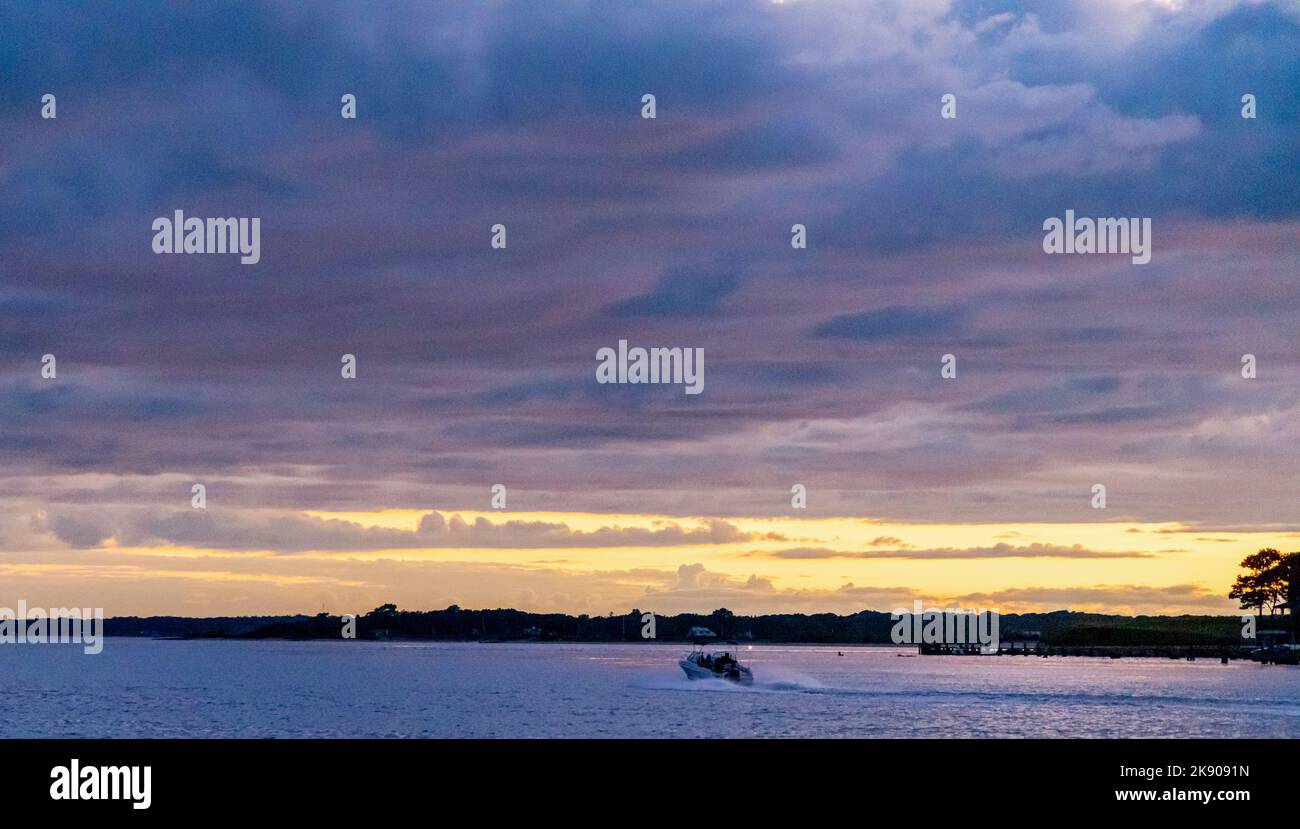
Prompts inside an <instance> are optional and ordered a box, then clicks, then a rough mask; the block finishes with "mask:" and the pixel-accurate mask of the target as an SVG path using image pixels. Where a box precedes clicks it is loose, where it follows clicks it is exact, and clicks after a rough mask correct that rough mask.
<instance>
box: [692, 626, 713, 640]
mask: <svg viewBox="0 0 1300 829" xmlns="http://www.w3.org/2000/svg"><path fill="white" fill-rule="evenodd" d="M686 635H687V636H688V637H690V638H691V639H716V638H717V636H718V634H716V633H714V632H713V631H711V630H709V629H708V628H706V627H698V626H696V627H692V628H691V629H690V632H689V633H687V634H686Z"/></svg>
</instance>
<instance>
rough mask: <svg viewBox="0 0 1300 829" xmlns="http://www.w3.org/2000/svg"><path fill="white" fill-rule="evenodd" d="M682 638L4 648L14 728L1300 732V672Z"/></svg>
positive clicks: (611, 733) (38, 733)
mask: <svg viewBox="0 0 1300 829" xmlns="http://www.w3.org/2000/svg"><path fill="white" fill-rule="evenodd" d="M684 652H685V649H684V648H682V647H680V646H676V645H559V644H517V645H480V644H461V643H455V644H452V643H438V644H432V643H430V644H424V643H420V644H416V643H358V642H222V641H206V642H166V641H153V640H143V639H109V640H107V641H106V643H105V646H104V651H103V653H101V654H99V655H98V656H85V655H83V654H82V653H81V651H80V648H79V647H77V646H48V645H37V646H33V645H3V646H0V681H2V682H3V685H4V687H5V692H6V693H5V697H6V699H7V705H6V706H5V710H4V712H3V714H0V736H3V737H191V736H193V737H702V736H708V735H714V734H718V733H723V734H729V735H735V736H761V737H840V736H846V737H988V736H994V737H998V736H1012V737H1036V736H1086V737H1133V736H1174V737H1200V736H1204V737H1261V736H1285V737H1300V669H1297V668H1290V667H1279V666H1268V667H1263V666H1259V665H1255V664H1252V663H1232V664H1230V665H1220V664H1219V663H1218V662H1217V661H1213V660H1198V661H1196V662H1184V661H1173V660H1142V659H1132V660H1130V659H1121V660H1110V659H1081V658H1052V659H1038V658H1025V657H1001V658H995V657H987V658H959V657H906V658H902V657H900V656H899V655H898V654H900V653H910V651H908V650H897V649H893V648H845V649H844V656H842V657H841V656H837V655H836V649H835V648H827V647H809V646H763V645H756V646H754V649H753V651H746V652H745V653H744V657H745V658H746V659H747V660H748V661H749V662H750V664H752V665H753V668H754V675H755V685H754V686H753V687H752V688H739V687H736V686H732V685H730V684H726V683H722V682H715V681H704V682H690V681H688V680H687V679H686V678H685V677H684V676H683V675H682V673H681V670H680V669H679V668H678V667H677V664H676V663H677V659H678V658H679V657H680V656H681V655H682V653H684Z"/></svg>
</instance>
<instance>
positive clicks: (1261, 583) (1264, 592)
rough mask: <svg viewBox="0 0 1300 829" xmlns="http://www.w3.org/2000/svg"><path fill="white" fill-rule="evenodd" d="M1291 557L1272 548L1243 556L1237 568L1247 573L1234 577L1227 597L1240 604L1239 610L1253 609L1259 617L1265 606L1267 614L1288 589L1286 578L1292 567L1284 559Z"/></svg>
mask: <svg viewBox="0 0 1300 829" xmlns="http://www.w3.org/2000/svg"><path fill="white" fill-rule="evenodd" d="M1295 555H1296V554H1295V553H1290V554H1289V555H1288V556H1285V557H1284V556H1283V555H1282V554H1281V553H1279V552H1278V551H1277V550H1274V549H1273V548H1272V547H1266V548H1264V549H1262V550H1260V551H1259V552H1257V553H1251V554H1250V555H1248V556H1246V557H1245V558H1244V559H1242V560H1241V566H1242V567H1244V568H1246V570H1247V571H1249V572H1246V573H1243V574H1242V575H1240V576H1237V581H1236V582H1234V583H1233V585H1232V589H1231V590H1229V591H1228V598H1229V599H1237V600H1238V601H1240V602H1241V607H1242V609H1243V610H1249V609H1250V608H1257V609H1258V611H1259V613H1260V615H1263V613H1264V606H1265V605H1268V608H1269V612H1270V613H1271V612H1272V610H1273V608H1274V606H1275V605H1277V604H1278V602H1279V601H1280V600H1281V599H1282V598H1283V597H1285V596H1286V595H1287V593H1288V592H1289V590H1290V586H1289V582H1290V579H1289V578H1288V576H1289V575H1290V570H1292V569H1293V567H1292V566H1291V565H1292V562H1290V561H1286V559H1288V558H1293V557H1294V556H1295ZM1284 561H1286V564H1285V566H1284Z"/></svg>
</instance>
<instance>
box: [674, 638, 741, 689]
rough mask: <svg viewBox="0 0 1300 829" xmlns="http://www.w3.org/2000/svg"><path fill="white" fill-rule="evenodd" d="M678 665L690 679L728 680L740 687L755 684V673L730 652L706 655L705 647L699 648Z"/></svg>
mask: <svg viewBox="0 0 1300 829" xmlns="http://www.w3.org/2000/svg"><path fill="white" fill-rule="evenodd" d="M677 664H678V665H681V666H682V670H683V671H685V672H686V676H687V677H688V678H690V679H726V680H730V681H731V682H735V683H736V684H738V685H751V684H753V682H754V674H753V672H751V671H750V669H749V667H748V666H747V665H742V664H740V662H739V661H738V660H737V659H736V658H735V657H734V656H732V655H731V652H730V651H723V652H722V653H706V652H705V651H704V648H703V647H700V646H697V647H696V648H695V650H693V651H691V652H690V653H688V654H686V657H685V658H684V659H682V660H680V661H679V662H678V663H677Z"/></svg>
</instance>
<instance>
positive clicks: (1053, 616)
mask: <svg viewBox="0 0 1300 829" xmlns="http://www.w3.org/2000/svg"><path fill="white" fill-rule="evenodd" d="M642 617H643V611H642V610H640V609H634V610H632V611H630V612H629V613H626V614H622V615H614V614H610V615H608V616H589V615H586V614H583V615H579V616H570V615H567V614H563V613H528V612H525V611H522V610H514V609H496V610H466V609H463V608H461V607H459V606H457V605H452V606H451V607H448V608H446V609H443V610H424V611H411V610H399V609H398V608H397V606H396V605H393V604H385V605H381V606H379V607H377V608H375V609H374V610H372V611H370V612H369V613H365V614H361V615H358V616H356V617H355V618H354V619H353V620H352V622H351V624H352V627H353V633H354V634H355V638H356V639H358V640H376V639H422V640H451V641H518V640H540V641H565V642H641V641H646V640H645V639H643V638H642V635H641V634H642V628H643V626H644V625H643V621H642ZM346 621H347V620H345V619H344V617H342V616H339V615H334V614H328V613H321V614H317V615H315V616H306V615H302V616H274V617H265V616H263V617H229V618H219V619H186V618H182V617H146V618H139V617H117V618H112V619H108V620H106V622H105V632H106V633H107V634H108V635H109V636H155V637H170V638H235V639H340V638H341V637H342V635H343V633H342V632H343V630H344V625H345V622H346ZM893 626H894V621H893V620H892V619H891V618H890V615H889V614H888V613H881V612H877V611H872V610H864V611H861V612H859V613H852V614H848V615H844V616H841V615H837V614H834V613H814V614H802V613H788V614H767V615H761V616H743V615H738V614H735V613H733V612H732V611H730V610H728V609H726V608H720V609H718V610H715V611H713V612H712V613H709V614H699V613H682V614H676V615H658V614H656V617H655V639H654V640H653V641H660V642H665V641H667V642H685V641H688V639H689V631H690V629H691V628H692V627H707V628H709V629H710V630H712V631H713V632H714V633H716V634H717V635H718V636H719V637H720V638H722V639H730V640H737V641H756V642H782V643H808V644H843V645H849V644H888V643H890V642H891V639H890V631H891V629H892V628H893ZM999 632H1000V635H1001V638H1002V639H1003V640H1004V641H1006V640H1008V639H1013V638H1018V637H1030V638H1034V639H1038V640H1040V641H1042V642H1043V643H1044V644H1047V645H1226V646H1231V645H1234V644H1239V643H1240V636H1241V632H1240V622H1239V620H1238V619H1237V618H1236V617H1234V616H1108V615H1103V614H1095V613H1074V612H1070V611H1065V610H1059V611H1055V612H1052V613H1022V614H1004V615H1003V616H1002V617H1001V620H1000V631H999Z"/></svg>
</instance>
